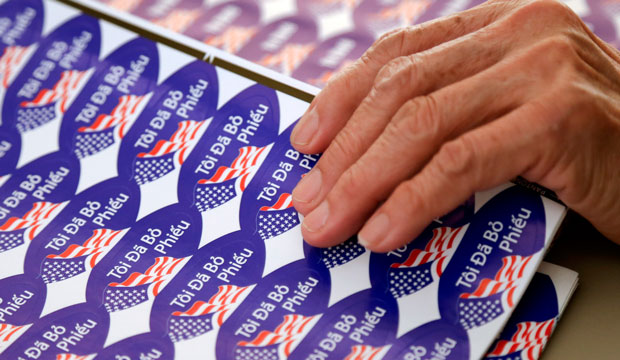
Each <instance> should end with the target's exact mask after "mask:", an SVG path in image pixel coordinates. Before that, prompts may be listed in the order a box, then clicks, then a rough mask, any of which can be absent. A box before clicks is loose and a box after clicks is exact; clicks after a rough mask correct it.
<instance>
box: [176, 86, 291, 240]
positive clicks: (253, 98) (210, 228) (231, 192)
mask: <svg viewBox="0 0 620 360" xmlns="http://www.w3.org/2000/svg"><path fill="white" fill-rule="evenodd" d="M279 119H280V110H279V106H278V99H277V96H276V92H275V91H274V90H272V89H270V88H267V87H265V86H263V85H260V84H258V85H254V86H251V87H249V88H247V89H245V90H244V91H243V92H241V93H239V94H238V95H237V96H235V97H234V98H233V99H231V100H230V101H229V102H228V103H226V104H225V105H224V106H223V107H222V108H221V109H220V110H218V112H217V113H216V114H215V116H214V118H213V120H212V123H211V125H210V126H209V129H208V130H207V132H206V134H205V136H203V137H202V139H201V140H200V143H199V144H198V145H197V146H196V148H195V149H194V151H193V152H192V154H191V155H190V156H189V157H188V158H187V161H186V162H185V164H184V165H183V168H182V170H181V177H180V180H179V183H180V185H179V199H180V200H181V202H183V203H184V204H187V205H188V206H189V205H191V206H192V207H193V208H195V209H197V210H198V211H199V212H200V213H201V215H202V217H203V235H202V238H201V242H200V246H201V247H202V246H203V245H204V244H206V243H208V242H210V241H212V240H214V239H217V238H218V237H220V236H222V235H225V234H228V233H231V232H233V231H236V230H239V229H240V227H239V213H240V211H239V206H240V202H241V195H242V194H243V192H244V191H245V190H246V188H247V186H248V184H249V183H250V181H252V178H253V177H254V175H255V174H256V172H257V171H258V169H259V167H260V164H261V163H262V162H263V160H264V159H265V157H266V156H267V154H268V153H269V150H270V148H271V146H269V145H270V144H271V143H272V142H273V141H274V140H275V139H276V136H277V133H278V128H279ZM222 218H225V219H227V220H226V221H225V222H222V221H221V219H222ZM224 226H228V227H227V228H224Z"/></svg>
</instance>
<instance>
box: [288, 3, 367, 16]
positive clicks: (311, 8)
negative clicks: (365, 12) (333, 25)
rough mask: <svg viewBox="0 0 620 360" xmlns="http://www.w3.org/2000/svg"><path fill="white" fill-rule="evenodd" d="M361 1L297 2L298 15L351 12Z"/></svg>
mask: <svg viewBox="0 0 620 360" xmlns="http://www.w3.org/2000/svg"><path fill="white" fill-rule="evenodd" d="M361 3H362V0H298V1H297V6H298V7H299V9H298V12H299V13H305V12H307V11H308V12H310V13H312V14H315V15H321V14H328V13H332V12H338V11H342V10H348V11H353V10H354V9H355V8H356V7H357V6H358V5H360V4H361Z"/></svg>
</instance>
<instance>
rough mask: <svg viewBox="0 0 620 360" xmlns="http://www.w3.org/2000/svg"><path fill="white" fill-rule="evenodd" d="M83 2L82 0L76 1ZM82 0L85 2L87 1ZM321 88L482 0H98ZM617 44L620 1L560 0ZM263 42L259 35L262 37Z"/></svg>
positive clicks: (599, 33)
mask: <svg viewBox="0 0 620 360" xmlns="http://www.w3.org/2000/svg"><path fill="white" fill-rule="evenodd" d="M78 1H83V0H78ZM87 1H88V0H87ZM97 1H99V2H101V3H105V4H107V5H108V6H110V7H112V8H115V9H117V10H119V11H121V12H127V13H131V14H134V15H136V16H138V17H140V18H142V19H145V20H147V21H149V22H152V23H155V24H157V25H159V26H162V27H165V28H167V29H170V30H172V31H174V32H177V33H182V34H184V35H187V36H189V37H191V38H193V39H196V40H198V41H200V42H204V43H206V44H209V45H211V46H215V47H218V48H220V49H223V50H225V51H227V52H229V53H233V54H237V55H239V56H241V57H243V58H246V59H248V60H250V61H254V62H256V63H259V64H261V65H263V66H265V67H268V68H271V69H274V70H276V71H279V72H282V73H284V74H286V75H291V76H293V77H294V78H296V79H299V80H301V81H305V82H308V83H310V84H313V85H314V86H318V87H323V86H324V85H325V84H326V82H327V81H328V80H329V79H330V78H331V77H332V75H333V74H334V73H336V72H338V71H339V70H341V69H342V68H344V67H345V66H347V65H348V64H350V63H351V62H352V61H354V60H355V59H357V58H358V57H359V56H360V55H362V53H363V52H364V50H366V49H367V48H368V47H369V46H370V45H371V44H372V43H373V42H374V41H375V39H377V38H378V37H380V36H381V35H382V34H384V33H386V32H387V31H390V30H393V29H396V28H400V27H403V26H408V25H414V24H420V23H422V22H425V21H428V20H432V19H435V18H438V17H442V16H446V15H450V14H452V13H455V12H459V11H462V10H465V9H468V8H471V7H474V6H476V5H480V4H481V3H483V2H484V1H483V0H260V1H256V0H97ZM561 1H563V2H564V3H566V4H567V5H568V6H570V7H571V8H572V9H573V10H574V11H575V12H576V13H577V14H578V15H579V16H580V17H581V18H582V19H583V20H584V22H585V23H586V24H587V25H588V26H589V27H590V28H591V29H592V30H593V31H594V32H595V33H596V34H597V35H598V36H599V37H601V38H602V39H603V40H605V41H607V42H609V43H612V44H613V45H614V46H616V47H618V46H619V45H620V1H618V0H561ZM268 39H269V41H267V42H265V40H268Z"/></svg>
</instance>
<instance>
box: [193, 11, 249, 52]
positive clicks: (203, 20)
mask: <svg viewBox="0 0 620 360" xmlns="http://www.w3.org/2000/svg"><path fill="white" fill-rule="evenodd" d="M260 15H261V10H260V9H259V4H258V3H256V2H254V1H239V0H228V1H224V2H222V3H221V4H217V5H215V6H213V7H211V8H209V10H208V11H203V13H202V15H201V16H200V17H199V18H198V19H197V20H196V21H194V23H193V24H192V25H191V26H189V27H188V28H187V30H185V31H184V34H185V35H187V36H189V37H191V38H194V39H196V40H200V41H203V42H204V43H206V44H208V45H211V46H215V47H218V48H220V49H222V50H225V51H226V52H228V53H231V54H234V53H236V52H237V51H239V49H241V48H242V47H243V46H244V45H245V44H246V43H247V42H248V41H249V40H250V39H252V37H253V36H254V35H255V34H256V33H257V31H258V30H259V27H260V24H259V20H260Z"/></svg>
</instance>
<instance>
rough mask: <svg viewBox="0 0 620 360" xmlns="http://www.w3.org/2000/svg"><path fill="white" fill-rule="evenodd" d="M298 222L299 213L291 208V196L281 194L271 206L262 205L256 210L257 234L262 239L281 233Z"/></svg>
mask: <svg viewBox="0 0 620 360" xmlns="http://www.w3.org/2000/svg"><path fill="white" fill-rule="evenodd" d="M298 224H299V215H297V211H296V210H295V208H293V196H292V195H291V194H286V193H285V194H282V195H280V197H279V198H278V200H277V201H276V203H275V204H273V205H272V206H263V207H261V208H260V210H259V212H258V234H259V235H260V237H261V239H263V241H266V240H269V239H271V238H272V237H275V236H278V235H280V234H283V233H285V232H287V231H289V230H290V229H292V228H294V227H295V226H297V225H298Z"/></svg>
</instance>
